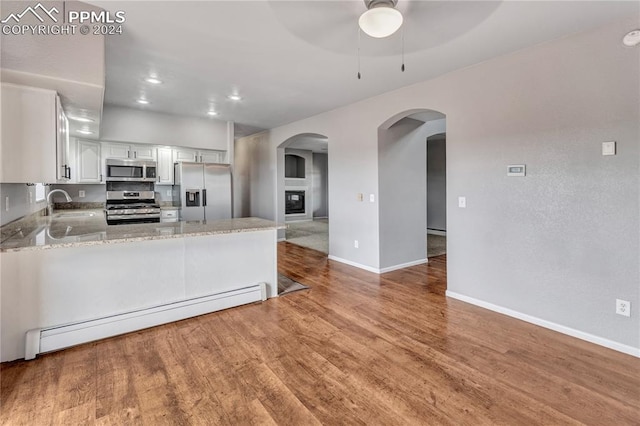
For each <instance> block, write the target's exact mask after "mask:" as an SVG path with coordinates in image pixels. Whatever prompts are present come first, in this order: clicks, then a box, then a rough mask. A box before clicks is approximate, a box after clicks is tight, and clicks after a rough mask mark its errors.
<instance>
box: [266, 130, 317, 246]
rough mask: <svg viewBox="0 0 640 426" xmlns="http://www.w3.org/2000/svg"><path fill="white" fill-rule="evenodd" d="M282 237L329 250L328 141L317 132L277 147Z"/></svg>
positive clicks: (282, 238) (295, 137)
mask: <svg viewBox="0 0 640 426" xmlns="http://www.w3.org/2000/svg"><path fill="white" fill-rule="evenodd" d="M277 157H278V162H277V164H278V170H277V176H278V184H277V188H278V196H277V200H278V223H284V224H286V229H284V230H282V231H280V233H279V235H278V238H279V240H287V241H289V242H291V243H293V244H297V245H301V246H303V247H307V248H311V249H314V250H317V251H320V252H322V253H325V254H328V253H329V143H328V138H327V137H326V136H324V135H320V134H317V133H301V134H298V135H295V136H292V137H290V138H288V139H287V140H285V141H284V142H283V143H281V144H280V145H279V146H278V148H277Z"/></svg>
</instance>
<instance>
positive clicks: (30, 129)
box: [0, 83, 57, 183]
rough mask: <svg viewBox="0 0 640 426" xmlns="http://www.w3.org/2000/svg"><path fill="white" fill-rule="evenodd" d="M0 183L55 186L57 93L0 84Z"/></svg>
mask: <svg viewBox="0 0 640 426" xmlns="http://www.w3.org/2000/svg"><path fill="white" fill-rule="evenodd" d="M1 98H2V114H1V122H2V125H1V126H0V127H1V132H2V137H1V138H0V140H1V144H2V148H1V149H0V182H12V183H36V182H42V183H55V182H56V181H57V164H56V157H57V156H56V154H57V149H56V133H57V115H56V92H54V91H52V90H44V89H36V88H32V87H26V86H18V85H13V84H7V83H2V96H1Z"/></svg>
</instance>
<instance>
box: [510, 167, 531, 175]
mask: <svg viewBox="0 0 640 426" xmlns="http://www.w3.org/2000/svg"><path fill="white" fill-rule="evenodd" d="M526 174H527V166H526V165H525V164H512V165H510V166H507V176H525V175H526Z"/></svg>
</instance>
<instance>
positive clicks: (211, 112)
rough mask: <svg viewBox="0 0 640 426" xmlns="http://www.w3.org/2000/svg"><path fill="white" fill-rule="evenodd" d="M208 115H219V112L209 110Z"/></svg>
mask: <svg viewBox="0 0 640 426" xmlns="http://www.w3.org/2000/svg"><path fill="white" fill-rule="evenodd" d="M207 115H210V116H212V117H213V116H214V115H218V113H217V112H215V111H208V112H207Z"/></svg>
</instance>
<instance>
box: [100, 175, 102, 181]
mask: <svg viewBox="0 0 640 426" xmlns="http://www.w3.org/2000/svg"><path fill="white" fill-rule="evenodd" d="M100 182H102V173H100Z"/></svg>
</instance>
